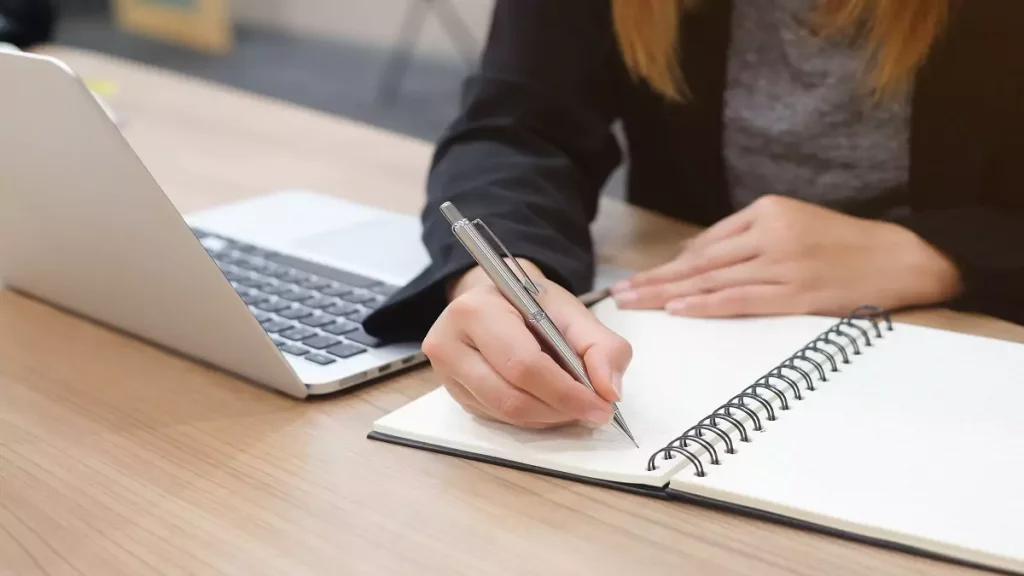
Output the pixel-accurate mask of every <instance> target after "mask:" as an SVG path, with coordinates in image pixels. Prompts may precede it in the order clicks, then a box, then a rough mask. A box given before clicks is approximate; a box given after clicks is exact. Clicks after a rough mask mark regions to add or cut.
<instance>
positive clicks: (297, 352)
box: [278, 344, 309, 356]
mask: <svg viewBox="0 0 1024 576" xmlns="http://www.w3.org/2000/svg"><path fill="white" fill-rule="evenodd" d="M278 348H280V349H281V351H282V352H287V353H288V354H291V355H292V356H305V355H306V354H307V353H309V350H307V349H305V348H303V347H302V346H298V345H295V344H285V345H283V346H278Z"/></svg>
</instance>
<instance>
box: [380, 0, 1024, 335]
mask: <svg viewBox="0 0 1024 576" xmlns="http://www.w3.org/2000/svg"><path fill="white" fill-rule="evenodd" d="M953 4H954V8H953V14H952V18H951V22H950V24H949V26H948V28H947V29H946V31H945V33H944V35H943V36H942V38H941V39H940V40H939V42H938V44H937V45H936V46H935V47H934V48H933V51H932V52H931V54H930V56H929V59H928V61H927V62H926V63H925V65H924V66H923V68H922V69H921V70H920V72H919V73H918V75H917V77H916V82H915V86H914V93H913V100H912V119H911V136H910V148H911V152H910V154H911V161H910V175H909V183H908V185H907V186H906V187H904V188H901V189H900V190H898V191H896V192H898V193H900V194H903V195H904V197H905V198H906V200H907V201H908V202H909V204H910V206H911V208H912V213H911V214H910V215H909V216H907V217H905V218H902V219H900V220H898V223H899V224H901V225H903V226H905V227H907V228H909V229H910V230H913V231H914V232H916V233H917V234H918V235H919V236H921V237H922V238H924V239H925V240H927V241H929V242H930V243H932V244H933V245H934V246H936V247H937V248H939V249H940V250H942V251H944V252H945V253H946V254H948V255H949V256H950V257H951V258H952V259H953V260H954V261H955V263H956V264H957V265H958V267H959V268H960V270H961V272H962V275H963V278H964V281H965V286H966V290H965V293H964V294H963V295H962V296H961V297H959V298H957V299H956V301H954V302H949V303H947V305H948V306H950V307H952V308H955V309H960V310H971V311H980V312H983V313H988V314H991V315H994V316H998V317H1002V318H1004V319H1008V320H1011V321H1015V322H1018V323H1024V173H1022V171H1021V166H1022V165H1024V57H1022V55H1024V30H1022V28H1021V23H1022V22H1024V3H1022V2H1016V1H1008V0H954V2H953ZM730 14H731V3H730V2H729V1H728V0H708V1H706V2H701V3H700V8H699V9H697V10H696V11H695V12H693V13H690V14H688V15H686V16H685V17H684V18H683V22H682V23H681V25H682V26H683V28H684V33H683V39H684V40H683V42H684V46H683V50H684V56H683V63H684V73H685V78H686V81H687V84H688V87H689V89H690V91H691V92H692V97H691V98H690V100H689V101H688V102H687V103H685V104H678V103H670V102H668V101H666V100H665V99H664V98H662V97H660V96H658V95H656V94H655V93H654V92H653V91H652V90H651V89H650V88H649V87H647V86H646V85H644V84H642V83H639V82H636V81H634V80H633V79H632V78H631V77H630V76H629V74H628V73H627V71H626V69H625V66H624V63H623V60H622V58H621V55H620V52H619V49H618V45H617V43H616V40H615V36H614V30H613V27H612V22H611V9H610V3H609V2H608V1H607V0H604V1H601V0H498V2H497V5H496V8H495V12H494V17H493V21H492V27H491V33H490V37H489V40H488V44H487V47H486V50H485V51H484V54H483V59H482V63H481V67H480V69H479V70H478V71H477V72H476V73H475V74H473V75H472V76H470V77H469V78H468V80H467V82H466V85H465V92H464V101H463V108H462V112H461V114H460V115H459V116H458V118H457V119H456V120H455V121H454V122H453V123H452V124H451V126H450V128H449V129H448V130H447V132H446V133H445V134H444V136H443V137H442V138H441V139H440V141H439V142H438V145H437V149H436V153H435V157H434V162H433V165H432V170H431V173H430V177H429V181H428V186H427V202H426V206H425V208H424V212H423V215H422V220H423V225H424V232H423V241H424V243H425V244H426V247H427V249H428V250H429V252H430V255H431V257H432V259H433V264H432V265H431V266H430V267H429V268H428V269H427V270H425V271H424V272H423V273H422V274H421V275H420V276H419V277H418V278H416V279H415V280H414V281H413V282H412V283H411V284H409V285H408V286H406V287H404V289H402V290H401V291H400V292H399V293H398V294H396V295H395V296H394V297H393V299H392V300H391V301H390V302H389V303H388V304H387V305H385V306H384V307H382V308H381V309H380V310H379V311H378V312H376V313H375V314H373V315H372V316H370V317H369V318H368V319H367V323H366V328H367V331H369V332H370V333H372V334H375V335H378V336H381V337H383V338H386V339H392V340H405V339H419V338H422V337H423V336H424V335H425V334H426V331H427V330H428V329H429V327H430V325H431V324H432V323H433V321H434V319H436V317H437V315H438V314H439V313H440V312H441V311H442V310H443V309H444V306H445V305H446V301H445V291H444V280H445V279H446V278H449V277H450V276H451V275H452V274H455V273H458V272H461V271H463V270H466V269H468V268H469V267H471V266H472V264H473V262H472V260H470V258H469V257H468V255H467V254H466V251H465V249H464V248H463V247H462V246H461V245H460V244H459V243H458V241H457V240H456V239H455V238H454V236H453V235H452V233H451V230H450V228H449V226H448V224H447V222H446V221H445V220H444V218H443V217H442V216H441V214H440V213H439V212H438V206H439V205H440V204H441V203H442V202H443V201H445V200H452V201H453V202H455V203H456V204H457V205H458V206H459V207H460V208H461V209H462V210H463V212H464V213H466V214H467V215H470V216H471V217H481V218H483V219H484V220H486V222H487V223H488V224H489V225H490V227H491V228H492V229H493V230H494V232H495V233H496V234H497V236H498V237H499V238H501V239H502V240H503V241H504V242H505V244H506V245H507V246H508V248H509V249H510V250H511V251H512V252H513V253H514V254H516V255H517V256H522V257H526V258H529V259H530V260H532V261H534V262H536V263H537V265H538V266H540V267H541V269H542V270H543V271H544V273H545V274H547V275H548V276H549V277H551V278H552V279H553V280H555V281H557V282H559V283H560V284H562V285H563V286H565V287H567V288H568V289H569V290H571V291H573V292H575V293H582V292H584V291H586V290H587V289H589V286H590V283H591V282H592V275H593V268H594V259H593V253H592V244H591V238H590V235H589V224H590V222H591V220H592V219H593V218H594V216H595V211H596V207H597V200H598V196H599V193H600V189H601V188H602V186H603V184H604V183H605V181H606V179H607V178H608V176H609V175H610V173H611V172H612V171H613V170H614V169H615V168H616V167H617V165H618V164H619V163H620V162H621V161H622V160H623V157H624V156H628V158H629V164H628V166H629V171H628V190H627V192H628V197H629V200H630V201H631V202H632V203H634V204H636V205H639V206H643V207H646V208H651V209H654V210H657V211H660V212H662V213H665V214H668V215H670V216H674V217H677V218H680V219H682V220H685V221H688V222H693V223H696V224H702V225H710V224H712V223H714V222H715V221H716V220H719V219H721V218H722V217H724V216H726V215H728V214H729V213H730V212H731V211H732V207H731V206H730V203H729V197H728V192H727V189H726V177H725V168H724V162H723V154H722V133H723V126H722V120H721V118H722V109H723V94H724V90H725V73H726V56H727V49H728V46H729V36H730ZM617 122H619V123H621V127H622V130H623V134H624V136H625V142H626V144H625V148H626V149H625V150H622V149H621V148H620V145H619V143H618V140H617V139H616V137H615V135H614V132H613V124H615V123H617ZM624 153H625V154H624ZM842 210H843V211H844V212H847V213H850V214H859V213H864V214H869V213H870V212H869V210H870V207H869V206H864V205H857V204H852V205H849V206H846V207H843V208H842ZM879 281H880V282H881V281H884V279H879ZM866 304H870V303H866Z"/></svg>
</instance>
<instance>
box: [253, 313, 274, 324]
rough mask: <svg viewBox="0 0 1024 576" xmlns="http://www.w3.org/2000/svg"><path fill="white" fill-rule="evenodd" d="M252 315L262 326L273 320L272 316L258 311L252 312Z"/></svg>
mask: <svg viewBox="0 0 1024 576" xmlns="http://www.w3.org/2000/svg"><path fill="white" fill-rule="evenodd" d="M252 315H253V316H254V317H256V321H257V322H259V323H260V324H262V323H264V322H266V321H267V320H270V319H271V317H270V314H266V313H264V312H260V311H258V310H256V311H252Z"/></svg>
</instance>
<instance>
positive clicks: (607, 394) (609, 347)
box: [563, 305, 633, 402]
mask: <svg viewBox="0 0 1024 576" xmlns="http://www.w3.org/2000/svg"><path fill="white" fill-rule="evenodd" d="M563 330H564V332H565V338H566V340H568V341H569V344H570V345H571V346H572V347H573V348H574V349H575V350H576V351H577V353H578V354H579V355H580V356H581V357H582V358H583V364H584V366H585V367H586V369H587V374H588V376H589V377H590V382H591V384H593V385H594V389H595V390H596V391H597V393H598V394H600V395H601V397H602V398H604V399H605V400H606V401H608V402H618V401H619V400H622V376H623V374H624V373H625V372H626V368H628V367H629V363H630V361H631V360H632V359H633V348H632V347H631V346H630V345H629V342H627V341H626V340H625V339H624V338H622V337H621V336H619V335H618V334H616V333H614V332H612V331H611V330H609V329H608V328H607V327H606V326H605V325H604V324H602V323H601V321H600V320H598V319H597V318H596V317H595V316H594V315H593V313H591V312H590V310H588V309H586V307H584V306H582V305H579V309H578V310H575V309H574V313H573V314H572V315H571V316H570V317H569V318H566V319H565V322H564V326H563Z"/></svg>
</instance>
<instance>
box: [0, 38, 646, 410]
mask: <svg viewBox="0 0 1024 576" xmlns="http://www.w3.org/2000/svg"><path fill="white" fill-rule="evenodd" d="M0 78H3V79H4V81H3V87H2V88H0V126H2V127H3V129H2V130H0V285H3V286H4V287H6V288H8V289H12V290H16V291H19V292H21V293H24V294H26V295H29V296H31V297H33V298H35V299H38V300H41V301H44V302H47V303H49V304H51V305H53V306H56V307H59V308H61V309H64V310H67V311H69V312H72V313H75V314H78V315H80V316H84V317H87V318H90V319H92V320H94V321H96V322H99V323H101V324H103V325H106V326H110V327H112V328H115V329H117V330H120V331H122V332H125V333H128V334H131V335H133V336H135V337H138V338H140V339H143V340H145V341H148V342H151V343H153V344H156V345H159V346H161V347H163V348H166V349H169V350H173V351H175V352H177V353H179V354H182V355H184V356H187V357H189V358H192V359H194V360H197V361H200V362H203V363H205V364H207V365H210V366H214V367H217V368H219V369H222V370H224V371H227V372H230V373H232V374H235V375H238V376H240V377H242V378H244V379H246V380H249V381H251V382H254V383H257V384H260V385H263V386H266V387H268V388H271V389H274V390H278V391H280V392H282V393H285V394H287V395H289V396H293V397H296V398H306V397H308V396H311V395H320V394H327V393H332V392H336V391H339V390H342V389H345V388H349V387H351V386H354V385H357V384H362V383H365V382H367V381H370V380H373V379H378V378H380V377H382V376H385V375H387V374H390V373H393V372H395V371H397V370H402V369H404V368H407V367H411V366H415V365H418V364H420V363H423V362H425V360H426V359H425V357H424V356H423V354H422V353H421V351H420V343H419V342H404V343H384V342H380V341H378V340H377V339H375V338H373V337H372V336H370V335H369V334H367V333H366V332H365V331H364V330H363V329H362V326H361V322H362V321H363V319H364V318H365V317H366V316H367V315H368V314H370V313H371V312H372V311H373V310H374V309H376V308H377V307H379V306H381V305H382V304H383V303H384V302H386V300H387V298H388V297H389V296H390V295H392V294H393V293H394V292H395V291H396V290H398V288H399V287H401V286H403V285H404V284H406V283H407V282H409V281H411V280H412V279H413V278H414V277H415V276H416V275H417V274H418V273H420V272H421V271H422V270H423V269H424V268H425V267H426V266H427V265H428V264H429V256H428V254H427V252H426V250H425V249H424V247H423V245H422V242H421V240H420V232H421V225H420V222H419V219H418V218H416V217H413V216H408V215H404V214H399V213H394V212H390V211H385V210H380V209H377V208H373V207H371V206H367V205H363V204H359V203H354V202H349V201H345V200H342V199H339V198H336V197H333V196H330V195H325V194H319V193H317V192H314V191H308V190H280V191H276V192H274V193H271V194H266V195H263V196H258V197H256V198H253V199H250V200H245V201H240V202H233V203H230V204H226V205H222V206H218V207H215V208H212V209H209V210H204V211H200V212H196V213H190V214H185V215H182V214H180V213H179V212H178V211H177V210H176V209H175V207H174V206H173V205H172V204H171V202H170V201H169V200H168V198H167V197H166V195H165V194H164V192H163V191H162V190H161V188H160V187H159V185H158V184H157V182H156V181H155V180H154V179H153V177H152V176H151V175H150V173H149V172H148V171H147V169H146V167H145V166H144V165H143V164H142V162H141V161H140V159H139V158H138V157H137V156H136V155H135V153H134V152H133V150H132V149H131V148H130V146H129V145H128V143H127V141H126V140H125V139H124V138H123V136H122V135H121V133H120V131H119V129H118V127H117V126H116V125H115V124H114V123H113V122H112V121H111V119H110V118H109V117H108V115H107V114H106V112H105V110H104V108H103V107H102V106H101V105H100V104H99V103H98V102H97V100H96V99H95V98H94V97H93V95H92V93H91V92H90V91H89V90H88V88H87V87H86V86H85V85H84V83H83V82H82V81H81V79H80V78H78V77H77V76H76V74H75V73H74V72H73V71H72V70H71V69H69V68H68V67H67V66H66V65H64V64H63V63H62V62H60V61H59V60H56V59H54V58H51V57H46V56H38V55H31V54H24V53H22V54H19V53H5V52H0ZM625 274H626V271H622V270H618V269H614V268H602V272H601V275H600V276H599V278H598V286H597V290H598V291H600V290H601V289H603V288H605V287H607V286H608V285H610V284H611V283H612V282H614V281H615V280H617V279H618V278H621V277H623V276H624V275H625ZM596 293H598V292H595V293H592V294H596Z"/></svg>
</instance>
